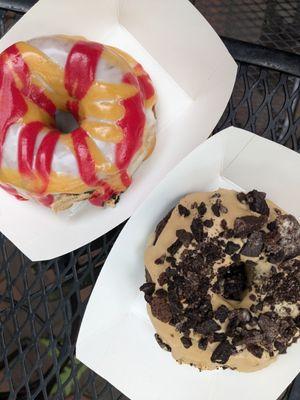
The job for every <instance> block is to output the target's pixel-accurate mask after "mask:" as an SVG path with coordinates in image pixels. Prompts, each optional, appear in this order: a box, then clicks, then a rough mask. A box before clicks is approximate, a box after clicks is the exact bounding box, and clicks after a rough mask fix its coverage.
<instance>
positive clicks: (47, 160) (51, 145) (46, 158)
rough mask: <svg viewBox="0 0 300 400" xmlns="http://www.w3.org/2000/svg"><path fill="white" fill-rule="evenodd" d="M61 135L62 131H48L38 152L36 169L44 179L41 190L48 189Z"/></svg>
mask: <svg viewBox="0 0 300 400" xmlns="http://www.w3.org/2000/svg"><path fill="white" fill-rule="evenodd" d="M59 136H60V133H59V132H58V131H50V132H49V133H47V135H46V136H45V137H44V139H43V140H42V143H41V144H40V146H39V148H38V151H37V154H36V158H35V169H36V171H37V173H38V174H39V176H40V178H41V179H42V181H43V188H42V190H41V192H44V191H45V190H46V189H47V186H48V183H49V177H50V172H51V163H52V158H53V153H54V150H55V146H56V143H57V141H58V139H59Z"/></svg>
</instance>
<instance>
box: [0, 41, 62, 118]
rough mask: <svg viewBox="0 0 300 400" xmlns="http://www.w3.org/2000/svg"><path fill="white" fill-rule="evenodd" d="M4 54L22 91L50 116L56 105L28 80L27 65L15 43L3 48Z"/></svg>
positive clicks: (53, 112) (52, 114)
mask: <svg viewBox="0 0 300 400" xmlns="http://www.w3.org/2000/svg"><path fill="white" fill-rule="evenodd" d="M4 54H6V55H7V57H8V58H9V61H10V66H11V67H12V69H13V71H14V72H15V73H16V74H17V75H18V77H19V78H20V80H21V82H22V84H23V88H22V93H23V95H24V96H25V97H28V98H29V99H30V100H31V101H33V102H34V103H35V104H37V105H38V106H39V107H41V108H42V109H43V110H45V111H46V112H47V113H48V114H50V115H51V116H54V114H55V111H56V107H55V104H53V102H52V101H51V100H50V99H49V98H48V97H47V96H46V94H45V93H44V91H43V89H41V88H39V87H38V86H36V85H34V84H32V83H31V82H30V70H29V68H28V65H27V64H26V63H25V61H24V60H23V57H22V54H21V53H20V52H19V50H18V48H17V46H16V45H12V46H10V47H9V48H8V49H6V50H5V52H4Z"/></svg>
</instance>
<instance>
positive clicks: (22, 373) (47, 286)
mask: <svg viewBox="0 0 300 400" xmlns="http://www.w3.org/2000/svg"><path fill="white" fill-rule="evenodd" d="M34 2H35V1H33V0H30V1H22V0H18V1H14V2H13V1H2V0H0V33H1V35H2V34H3V33H4V32H5V31H6V30H7V29H9V28H10V26H11V25H12V24H13V23H14V22H15V21H16V20H17V19H18V18H20V16H21V15H22V13H23V12H25V11H26V10H27V9H28V8H29V7H30V6H31V5H33V3H34ZM193 3H196V4H195V5H196V6H197V7H198V8H199V9H201V11H202V12H204V14H205V15H206V16H207V18H208V19H209V20H210V22H211V23H212V24H213V25H215V26H216V28H217V29H218V31H219V32H220V33H221V34H226V36H230V37H242V38H243V39H247V37H246V36H243V33H241V35H242V36H236V35H235V31H234V29H233V24H232V23H231V29H232V30H231V31H228V30H227V29H229V28H228V25H230V24H228V25H227V23H226V24H225V26H224V24H223V25H222V24H221V23H220V25H218V23H219V22H218V21H219V19H220V20H222V18H223V21H224V20H225V21H227V22H228V21H230V20H231V21H232V19H234V16H233V14H232V12H231V11H230V9H229V8H228V7H229V6H232V7H233V8H235V7H236V6H237V4H238V5H239V6H240V5H241V3H243V4H244V8H245V7H246V9H247V5H248V6H249V7H250V10H251V7H252V9H253V7H254V6H256V7H258V8H261V7H265V6H262V4H267V3H268V4H269V7H270V3H272V1H271V2H270V1H258V0H257V1H252V2H250V1H246V0H244V1H243V2H242V1H229V0H227V1H224V2H221V1H218V0H214V1H211V2H206V1H200V0H198V1H197V0H196V1H193ZM221 3H225V4H224V7H223V8H222V7H221ZM273 3H280V4H281V3H282V4H283V3H285V4H287V3H291V4H294V3H297V4H296V6H295V7H294V6H293V7H294V8H296V9H297V12H298V15H299V5H298V4H299V2H296V1H294V2H293V1H291V2H280V1H277V2H274V1H273ZM208 4H209V5H208ZM226 7H227V8H226ZM297 7H298V8H297ZM263 9H264V10H266V8H263ZM7 10H10V11H7ZM11 10H14V11H17V13H15V12H13V11H11ZM217 10H219V12H218V11H217ZM222 10H223V11H222ZM231 10H232V8H231ZM254 11H255V10H254ZM254 11H253V12H254ZM243 12H244V11H243ZM260 13H262V11H260ZM222 15H223V17H222ZM249 15H252V14H251V13H250V14H249ZM261 15H262V14H261ZM218 18H219V19H218ZM228 18H229V20H228ZM268 18H269V17H268ZM293 18H294V19H293V21H295V26H296V25H297V23H298V24H299V19H298V20H297V18H296V17H293ZM264 19H265V18H264ZM289 21H290V20H289ZM297 21H298V22H297ZM214 22H215V23H214ZM271 25H272V24H271ZM266 26H267V27H269V26H270V24H269V25H268V24H267V25H266ZM293 26H294V25H293ZM290 28H291V29H292V27H290ZM263 32H266V29H265V30H264V31H263ZM291 32H292V31H291ZM298 33H299V32H298ZM291 36H292V39H293V43H292V41H291V42H289V43H288V42H285V45H284V43H283V41H282V42H281V44H280V45H278V46H272V47H279V48H284V49H288V50H293V52H294V53H297V52H300V51H299V41H298V39H299V38H298V39H297V37H296V36H294V34H293V32H292V33H291ZM261 37H263V36H261V35H260V38H261ZM251 38H252V40H250V39H251ZM251 38H250V39H249V40H250V41H253V36H251ZM255 41H256V42H260V43H264V44H265V45H270V43H265V42H263V40H262V39H260V40H255ZM224 42H225V44H226V46H227V47H228V49H229V51H230V52H231V54H232V55H233V57H234V58H235V59H236V61H237V62H238V65H239V69H238V75H237V80H236V84H235V87H234V90H233V94H232V97H231V99H230V101H229V104H228V106H227V108H226V110H225V112H224V114H223V116H222V118H221V120H220V121H219V123H218V125H217V127H216V128H215V130H214V133H215V132H218V131H220V130H221V129H223V128H224V127H227V126H229V125H234V126H238V127H242V128H246V129H248V130H250V131H253V132H255V133H257V134H259V135H262V136H264V137H267V138H270V139H272V140H274V141H277V142H279V143H282V144H283V145H285V146H288V147H290V148H292V149H294V150H296V151H299V150H300V101H299V98H300V56H299V55H296V54H288V53H283V52H281V51H279V50H274V49H273V50H272V49H266V48H262V47H260V46H256V45H251V44H247V43H243V42H239V41H236V40H232V39H224ZM277 43H278V42H277ZM289 46H290V47H289ZM291 46H292V47H291ZM123 226H124V224H122V225H120V226H119V227H117V228H115V229H114V230H112V231H111V232H109V233H108V234H107V235H105V236H103V237H101V238H99V239H97V240H95V241H94V242H92V243H90V244H89V245H87V246H84V247H82V248H80V249H79V250H76V251H74V252H71V253H69V254H67V255H65V256H62V257H59V258H57V259H54V260H51V261H47V262H38V263H32V262H30V260H28V259H27V258H26V257H25V256H24V255H23V254H22V253H21V252H20V251H19V250H18V249H17V248H16V247H15V246H14V245H13V244H12V243H10V241H9V240H8V239H6V238H5V237H4V236H3V235H1V234H0V400H1V399H9V400H12V399H42V400H44V399H45V400H46V399H81V400H85V399H101V400H117V399H118V400H121V399H122V400H124V399H126V397H125V396H123V395H122V394H121V393H120V392H118V391H117V390H116V389H114V388H113V387H112V386H111V385H110V384H108V383H107V382H105V381H104V380H103V379H101V378H100V377H97V376H96V375H95V374H94V373H93V372H91V371H89V370H88V369H87V368H86V367H85V366H83V365H82V364H80V363H79V362H78V361H77V360H76V359H75V357H74V348H75V342H76V337H77V333H78V329H79V326H80V322H81V319H82V316H83V313H84V310H85V307H86V304H87V301H88V298H89V295H90V293H91V290H92V288H93V285H94V284H95V281H96V279H97V277H98V275H99V273H100V271H101V268H102V266H103V263H104V261H105V259H106V257H107V255H108V252H109V251H110V249H111V247H112V245H113V243H114V241H115V240H116V238H117V236H118V234H119V232H120V231H121V229H122V227H123ZM99 318H101V316H99ZM299 386H300V385H299V382H297V381H296V383H295V384H294V385H291V386H290V387H289V389H288V390H287V391H286V393H285V394H284V395H283V397H282V398H284V399H288V398H289V399H290V400H296V399H297V400H299V398H300V394H299ZM274 400H275V399H274Z"/></svg>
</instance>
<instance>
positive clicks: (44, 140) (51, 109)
mask: <svg viewBox="0 0 300 400" xmlns="http://www.w3.org/2000/svg"><path fill="white" fill-rule="evenodd" d="M155 102H156V97H155V91H154V88H153V85H152V82H151V79H150V77H149V75H148V74H147V73H146V72H145V71H144V69H143V67H142V66H141V65H140V64H138V63H137V62H136V61H135V60H134V59H133V58H132V57H130V56H129V55H128V54H126V53H124V52H122V51H121V50H119V49H116V48H113V47H110V46H106V45H102V44H99V43H95V42H90V41H88V40H85V39H84V38H81V37H80V38H78V37H71V36H63V35H58V36H50V37H41V38H36V39H32V40H29V41H28V42H18V43H16V44H14V45H12V46H11V47H9V48H8V49H6V50H5V51H4V52H3V53H2V54H1V55H0V183H1V187H2V188H3V189H5V190H6V191H7V192H9V193H10V194H12V195H14V196H15V197H17V198H18V199H20V200H22V199H23V200H27V199H29V198H33V199H35V200H37V201H39V202H41V203H43V204H44V205H46V206H50V207H52V208H53V209H54V210H56V211H59V210H63V209H66V208H69V207H71V206H72V205H73V204H74V203H75V202H78V201H82V200H89V201H90V202H91V203H92V204H94V205H97V206H102V205H104V204H109V203H114V202H116V201H117V200H118V197H119V195H120V193H122V192H123V191H125V190H126V188H127V187H128V186H129V185H130V183H131V177H132V174H133V173H134V171H135V170H136V168H137V167H138V166H139V165H140V164H141V162H142V161H143V160H144V159H145V158H147V157H148V156H149V155H150V154H151V152H152V150H153V148H154V146H155V130H156V119H155V115H154V106H155ZM58 110H60V111H64V112H71V113H72V115H73V116H74V117H75V118H76V120H77V122H78V125H79V127H78V128H77V129H75V130H73V131H72V132H69V133H63V132H60V131H59V130H57V129H56V127H55V115H56V112H57V111H58Z"/></svg>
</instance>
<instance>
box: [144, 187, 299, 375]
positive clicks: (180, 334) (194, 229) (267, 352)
mask: <svg viewBox="0 0 300 400" xmlns="http://www.w3.org/2000/svg"><path fill="white" fill-rule="evenodd" d="M183 204H184V206H183ZM175 210H178V212H177V211H176V212H174V213H173V212H172V211H173V210H172V211H171V212H170V213H169V214H168V215H167V216H166V217H165V218H164V219H163V220H162V221H161V222H160V223H159V224H158V226H157V228H156V230H155V240H154V243H153V244H151V245H150V246H149V251H148V250H147V251H146V255H145V265H146V275H147V283H145V284H144V285H142V287H141V291H143V293H144V295H145V300H146V301H147V303H148V304H149V306H148V310H150V311H149V312H150V315H151V318H152V321H153V324H154V326H155V328H156V331H157V336H156V340H157V342H158V343H159V345H160V346H161V347H162V348H164V349H165V350H167V351H172V350H173V351H174V355H175V357H176V358H178V359H179V360H180V362H187V363H189V364H192V365H194V366H197V367H198V368H200V369H206V368H208V369H212V368H233V369H239V370H243V371H248V370H257V369H260V368H264V367H266V366H267V365H268V364H269V363H270V362H271V361H272V359H273V358H274V357H276V356H277V355H278V354H284V353H286V350H287V348H288V347H289V346H291V345H292V344H293V343H295V342H296V341H297V339H298V338H299V337H300V224H299V222H298V221H297V219H296V218H294V217H293V216H292V215H289V214H286V213H284V212H283V211H282V210H280V209H279V208H278V207H277V206H276V205H274V204H273V203H272V202H270V201H269V200H266V194H265V193H263V192H260V191H257V190H252V191H250V192H248V193H236V192H234V191H227V190H225V189H220V190H218V191H217V192H213V193H207V194H205V193H199V194H197V193H196V194H193V195H188V196H186V197H185V198H184V199H183V200H182V204H178V205H177V208H175ZM160 237H161V239H160V240H159V242H158V243H157V241H158V238H160ZM164 243H165V245H164ZM148 270H149V272H151V277H152V279H153V282H152V279H151V277H150V274H149V272H148ZM160 334H161V335H160ZM159 335H160V336H159ZM161 337H163V338H164V341H162V340H161ZM164 342H166V343H164ZM175 349H176V351H175ZM186 354H188V356H186Z"/></svg>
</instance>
